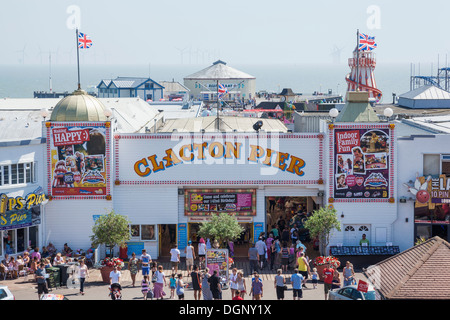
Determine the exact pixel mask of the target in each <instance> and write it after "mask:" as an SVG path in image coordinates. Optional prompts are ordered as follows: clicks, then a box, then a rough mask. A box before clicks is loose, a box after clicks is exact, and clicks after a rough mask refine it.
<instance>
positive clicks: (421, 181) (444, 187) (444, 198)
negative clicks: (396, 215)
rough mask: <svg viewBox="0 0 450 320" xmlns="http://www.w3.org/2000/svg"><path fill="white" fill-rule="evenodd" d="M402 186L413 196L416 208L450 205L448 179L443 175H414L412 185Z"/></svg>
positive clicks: (449, 181)
mask: <svg viewBox="0 0 450 320" xmlns="http://www.w3.org/2000/svg"><path fill="white" fill-rule="evenodd" d="M403 185H404V186H405V187H406V188H408V191H409V192H411V193H412V194H413V195H414V196H415V198H416V207H418V206H425V205H428V206H431V207H433V206H434V205H440V204H444V203H450V179H449V178H448V177H446V176H445V174H442V175H439V176H434V177H433V176H428V177H419V175H416V180H415V182H414V185H409V184H406V183H404V184H403Z"/></svg>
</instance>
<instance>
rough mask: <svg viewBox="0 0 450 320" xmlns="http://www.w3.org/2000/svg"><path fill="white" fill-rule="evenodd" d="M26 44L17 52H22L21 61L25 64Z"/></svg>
mask: <svg viewBox="0 0 450 320" xmlns="http://www.w3.org/2000/svg"><path fill="white" fill-rule="evenodd" d="M26 46H27V45H26V44H25V45H24V46H23V49H22V50H17V51H16V52H17V53H21V55H22V59H20V58H19V62H20V63H22V64H25V56H26V53H25V48H26Z"/></svg>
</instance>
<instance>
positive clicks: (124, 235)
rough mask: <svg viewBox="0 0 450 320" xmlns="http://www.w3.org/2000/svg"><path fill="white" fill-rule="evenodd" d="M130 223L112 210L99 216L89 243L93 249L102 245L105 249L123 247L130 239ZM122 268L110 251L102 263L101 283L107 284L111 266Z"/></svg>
mask: <svg viewBox="0 0 450 320" xmlns="http://www.w3.org/2000/svg"><path fill="white" fill-rule="evenodd" d="M129 225H130V221H129V220H128V219H127V218H126V217H125V216H122V215H120V214H117V213H115V212H114V210H112V211H111V212H109V213H108V214H106V215H102V216H100V217H99V218H98V219H97V220H96V221H95V224H94V226H93V227H92V233H93V235H91V243H92V245H93V246H94V247H96V246H98V245H100V244H104V245H105V246H106V247H109V248H114V247H115V246H117V245H118V246H123V245H124V244H125V242H126V241H128V240H130V239H131V234H130V229H129ZM114 264H115V265H117V266H119V267H120V268H121V267H123V260H121V259H119V258H113V250H111V251H110V255H109V257H106V258H105V259H104V260H103V261H102V267H101V269H100V270H101V273H102V278H103V282H106V283H109V273H110V272H111V271H112V270H113V266H114Z"/></svg>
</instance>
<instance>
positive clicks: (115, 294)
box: [109, 283, 122, 300]
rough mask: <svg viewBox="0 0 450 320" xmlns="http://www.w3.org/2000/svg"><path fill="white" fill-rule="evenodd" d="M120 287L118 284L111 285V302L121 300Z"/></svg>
mask: <svg viewBox="0 0 450 320" xmlns="http://www.w3.org/2000/svg"><path fill="white" fill-rule="evenodd" d="M121 291H122V287H121V286H120V284H119V283H113V284H112V285H111V286H110V287H109V295H110V296H111V300H122V292H121Z"/></svg>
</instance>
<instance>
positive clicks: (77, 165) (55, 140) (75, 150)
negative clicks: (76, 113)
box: [49, 123, 107, 196]
mask: <svg viewBox="0 0 450 320" xmlns="http://www.w3.org/2000/svg"><path fill="white" fill-rule="evenodd" d="M49 130H50V134H49V138H50V141H49V144H50V151H49V152H50V162H51V163H50V165H51V168H50V172H51V182H50V184H51V194H52V195H53V196H106V186H107V170H106V165H107V164H106V148H107V138H106V137H107V132H106V131H107V128H106V126H105V124H103V125H100V126H83V125H72V126H71V125H70V124H69V123H67V124H66V125H65V126H64V127H61V126H50V128H49Z"/></svg>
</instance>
